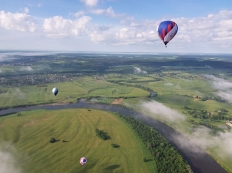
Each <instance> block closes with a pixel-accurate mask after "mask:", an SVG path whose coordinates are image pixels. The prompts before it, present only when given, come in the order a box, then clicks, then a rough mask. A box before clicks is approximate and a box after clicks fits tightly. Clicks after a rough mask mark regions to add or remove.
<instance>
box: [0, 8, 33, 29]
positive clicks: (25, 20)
mask: <svg viewBox="0 0 232 173" xmlns="http://www.w3.org/2000/svg"><path fill="white" fill-rule="evenodd" d="M28 11H29V10H28ZM36 27H37V25H36V23H35V21H34V19H33V18H32V17H31V16H30V15H27V14H26V13H10V12H5V11H0V28H4V29H7V30H18V31H24V32H25V31H29V32H34V31H35V30H36Z"/></svg>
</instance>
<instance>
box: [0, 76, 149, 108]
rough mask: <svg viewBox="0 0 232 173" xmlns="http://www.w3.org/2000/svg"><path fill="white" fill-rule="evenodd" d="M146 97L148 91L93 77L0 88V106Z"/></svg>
mask: <svg viewBox="0 0 232 173" xmlns="http://www.w3.org/2000/svg"><path fill="white" fill-rule="evenodd" d="M53 87H57V88H58V89H59V93H58V95H57V96H56V97H55V96H54V95H53V93H52V92H51V91H52V88H53ZM97 96H100V97H113V98H118V97H122V96H124V97H147V96H149V92H147V91H144V90H142V89H139V88H133V87H127V86H118V85H116V84H111V83H109V82H107V81H105V80H97V79H94V78H93V77H80V78H79V79H78V80H75V81H68V82H62V83H50V84H46V85H30V86H28V85H25V86H20V87H11V88H4V89H2V93H1V94H0V105H1V108H4V107H5V108H6V107H14V106H20V105H33V104H46V103H55V102H65V103H69V102H76V101H77V99H78V98H88V97H97Z"/></svg>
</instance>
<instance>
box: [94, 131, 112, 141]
mask: <svg viewBox="0 0 232 173" xmlns="http://www.w3.org/2000/svg"><path fill="white" fill-rule="evenodd" d="M95 131H96V135H97V137H99V138H101V139H103V140H107V139H110V137H109V135H107V133H106V132H104V131H103V130H99V129H96V130H95Z"/></svg>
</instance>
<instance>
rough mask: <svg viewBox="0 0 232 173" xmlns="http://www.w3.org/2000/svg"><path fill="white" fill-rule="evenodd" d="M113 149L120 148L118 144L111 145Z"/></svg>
mask: <svg viewBox="0 0 232 173" xmlns="http://www.w3.org/2000/svg"><path fill="white" fill-rule="evenodd" d="M111 146H112V147H113V148H119V147H120V146H119V145H118V144H111Z"/></svg>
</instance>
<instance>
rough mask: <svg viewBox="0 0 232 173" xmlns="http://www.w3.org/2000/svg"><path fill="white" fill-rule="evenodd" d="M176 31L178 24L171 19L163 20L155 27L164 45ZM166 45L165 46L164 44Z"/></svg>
mask: <svg viewBox="0 0 232 173" xmlns="http://www.w3.org/2000/svg"><path fill="white" fill-rule="evenodd" d="M177 31H178V26H177V24H176V23H175V22H173V21H163V22H161V23H160V24H159V26H158V27H157V33H158V35H159V37H160V39H161V40H162V41H163V42H164V44H165V46H166V45H167V44H168V42H169V41H171V40H172V39H173V37H174V36H175V35H176V33H177ZM166 47H167V46H166Z"/></svg>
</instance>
